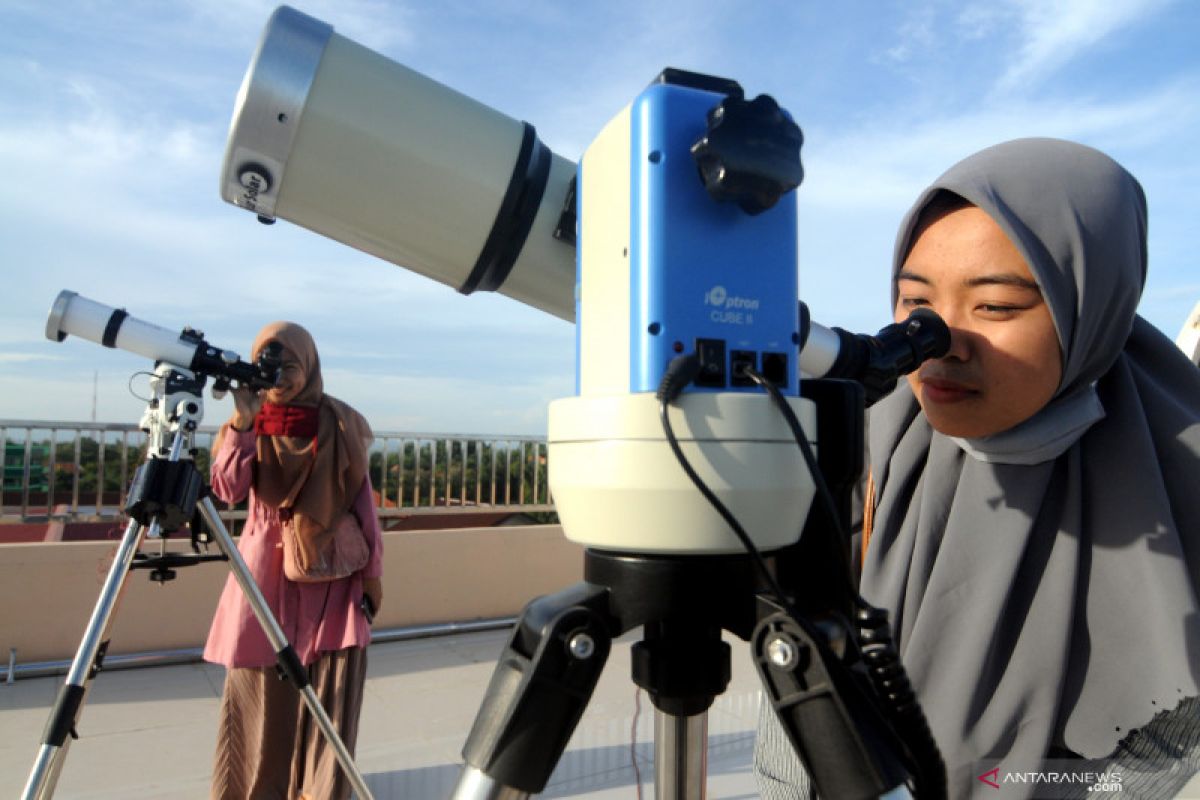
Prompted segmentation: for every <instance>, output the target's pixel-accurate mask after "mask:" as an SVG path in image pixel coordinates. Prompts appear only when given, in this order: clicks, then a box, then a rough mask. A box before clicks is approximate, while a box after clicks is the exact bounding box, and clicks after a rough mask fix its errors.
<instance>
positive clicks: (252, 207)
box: [221, 6, 575, 320]
mask: <svg viewBox="0 0 1200 800" xmlns="http://www.w3.org/2000/svg"><path fill="white" fill-rule="evenodd" d="M574 175H575V165H574V163H572V162H570V161H567V160H566V159H564V158H562V157H560V156H558V155H555V154H554V153H552V152H551V151H550V150H549V148H547V147H546V146H545V145H543V144H542V143H541V142H540V141H538V139H537V136H536V135H535V133H534V129H533V126H531V125H529V124H527V123H523V122H520V121H518V120H515V119H512V118H510V117H507V116H505V115H504V114H501V113H500V112H498V111H495V110H494V109H491V108H489V107H487V106H485V105H483V104H482V103H479V102H477V101H475V100H472V99H471V98H469V97H466V96H464V95H462V94H460V93H458V92H456V91H454V90H453V89H450V88H448V87H446V86H443V85H441V84H439V83H437V82H436V81H433V80H431V79H429V78H427V77H425V76H423V75H420V74H419V73H417V72H414V71H413V70H410V69H408V68H407V67H404V66H402V65H400V64H397V63H396V62H394V61H391V60H389V59H387V58H384V57H383V56H381V55H379V54H378V53H374V52H372V51H371V50H368V49H367V48H365V47H362V46H361V45H358V44H356V43H355V42H352V41H350V40H349V39H346V38H345V37H343V36H340V35H338V34H337V33H335V32H334V31H333V28H332V27H330V26H329V25H327V24H326V23H324V22H321V21H319V20H316V19H313V18H312V17H309V16H307V15H305V14H302V13H300V12H299V11H296V10H295V9H292V8H289V7H287V6H281V7H279V8H278V9H277V10H276V11H275V12H274V14H273V15H272V16H271V18H270V21H269V22H268V23H267V26H266V29H265V30H264V32H263V35H262V39H261V41H260V42H259V45H258V49H257V51H256V52H255V54H254V57H253V59H252V60H251V63H250V66H249V68H248V70H247V72H246V76H245V78H244V79H243V82H242V86H241V89H240V90H239V92H238V97H237V104H236V107H235V110H234V115H233V122H232V125H231V127H230V133H229V140H228V143H227V147H226V151H225V161H224V166H223V169H222V175H221V196H222V197H223V198H224V199H225V200H227V201H228V202H230V203H233V204H235V205H238V206H240V207H242V208H245V209H247V210H249V211H252V212H254V213H256V214H257V215H258V216H259V218H260V219H261V220H263V221H272V220H274V219H275V218H276V217H280V218H282V219H286V220H288V221H290V222H294V223H296V224H297V225H301V226H303V227H305V228H308V229H310V230H313V231H315V232H317V233H319V234H321V235H323V236H327V237H329V238H331V239H335V240H337V241H340V242H343V243H344V244H348V245H350V246H351V247H353V248H356V249H358V250H362V251H364V252H367V253H371V254H372V255H375V256H378V257H379V258H382V259H384V260H386V261H390V262H392V263H394V264H397V265H399V266H402V267H404V268H406V269H410V270H412V271H414V272H417V273H420V274H422V275H425V276H427V277H429V278H432V279H434V280H436V281H438V282H440V283H444V284H446V285H448V286H451V287H453V288H454V289H457V290H459V291H461V292H463V293H464V294H469V293H471V292H472V291H475V290H480V289H482V290H493V291H499V292H500V293H501V294H505V295H507V296H509V297H512V298H514V299H516V300H518V301H520V302H522V303H525V304H527V305H531V306H533V307H535V308H538V309H541V310H542V311H546V312H547V313H550V314H553V315H554V316H557V317H560V318H562V319H566V320H571V319H573V318H574V314H575V297H574V288H575V252H574V248H573V247H572V246H571V243H572V242H573V239H574V233H575V231H574V217H573V214H571V215H569V217H568V218H567V219H566V222H567V225H568V226H569V230H567V231H566V233H565V237H566V240H565V241H564V240H561V239H559V238H555V230H556V229H557V228H559V226H560V223H561V222H562V221H563V220H564V217H563V208H564V204H565V203H567V198H568V192H569V188H570V184H571V180H572V178H573V177H574ZM572 208H573V207H572ZM560 235H563V234H560Z"/></svg>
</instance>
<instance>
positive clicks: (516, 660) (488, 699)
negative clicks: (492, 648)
mask: <svg viewBox="0 0 1200 800" xmlns="http://www.w3.org/2000/svg"><path fill="white" fill-rule="evenodd" d="M607 596H608V590H607V589H605V588H603V587H599V586H593V585H592V584H588V583H578V584H576V585H574V586H572V587H570V588H568V589H565V590H563V591H561V592H558V593H557V594H553V595H549V596H546V597H541V598H538V599H537V600H534V601H533V602H531V603H530V604H529V605H527V606H526V607H525V610H524V611H523V612H522V613H521V618H520V620H519V621H518V622H517V625H516V627H515V628H514V629H513V633H512V636H511V637H510V639H509V641H508V644H507V646H506V647H505V649H504V652H503V653H502V654H501V656H500V661H499V663H498V664H497V665H496V671H495V672H494V673H492V680H491V683H490V684H489V685H488V688H487V694H486V695H485V696H484V699H483V704H482V705H481V706H480V709H479V713H478V715H477V716H476V717H475V724H474V725H473V726H472V727H471V733H470V735H469V736H468V737H467V743H466V746H465V747H464V748H463V757H464V758H465V759H466V762H467V765H466V767H465V768H464V770H463V773H462V775H461V777H460V778H459V781H458V785H457V786H456V787H455V789H454V793H453V795H452V797H453V798H455V800H500V798H503V799H504V800H516V799H517V798H521V797H527V796H529V795H530V794H536V793H538V792H540V791H542V789H544V788H545V786H546V782H547V781H548V780H549V779H550V774H551V773H552V772H553V771H554V766H555V764H557V763H558V759H559V758H560V757H561V756H562V752H563V750H564V749H566V746H567V742H568V740H570V738H571V734H572V733H573V732H574V730H575V726H576V725H578V724H579V718H580V717H581V716H582V715H583V712H584V709H586V708H587V704H588V701H589V700H591V697H592V692H593V691H594V690H595V688H596V681H597V680H598V679H599V677H600V673H601V672H602V671H603V669H604V663H605V661H606V660H607V659H608V653H609V650H610V648H611V645H612V635H611V633H610V632H609V629H610V625H609V619H608V616H607V610H606V609H607Z"/></svg>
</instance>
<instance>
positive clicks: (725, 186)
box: [692, 94, 804, 214]
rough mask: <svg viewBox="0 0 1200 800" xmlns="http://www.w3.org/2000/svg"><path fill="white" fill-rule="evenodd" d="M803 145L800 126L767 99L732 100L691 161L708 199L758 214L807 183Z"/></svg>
mask: <svg viewBox="0 0 1200 800" xmlns="http://www.w3.org/2000/svg"><path fill="white" fill-rule="evenodd" d="M803 142H804V135H803V134H802V133H801V132H800V126H798V125H797V124H796V123H795V122H793V121H792V120H791V118H790V117H789V116H788V115H787V112H785V111H784V110H783V109H781V108H780V107H779V104H778V103H776V102H775V100H774V99H772V98H771V97H770V96H769V95H765V94H760V95H759V96H758V97H756V98H754V99H753V100H746V99H744V98H742V97H738V96H733V95H731V96H728V97H726V98H725V99H724V100H722V101H721V102H720V103H718V104H717V105H716V106H715V107H714V108H713V109H712V110H711V111H709V112H708V131H707V133H705V135H704V136H702V137H701V138H700V139H699V141H697V142H696V143H695V144H693V145H692V157H693V158H694V159H695V160H696V166H697V167H699V169H700V178H701V180H702V181H703V182H704V186H705V188H706V189H708V194H709V196H711V197H712V198H713V199H714V200H717V201H720V202H724V201H727V200H731V201H733V202H735V203H737V204H738V205H739V206H740V207H741V209H742V210H743V211H745V212H746V213H747V214H759V213H761V212H763V211H766V210H767V209H768V208H771V207H772V206H774V205H775V203H776V202H778V200H779V198H780V197H782V196H783V195H785V194H787V193H788V192H790V191H791V190H793V189H795V188H796V187H797V186H799V185H800V181H801V180H803V179H804V167H803V166H802V165H801V164H800V145H801V144H803Z"/></svg>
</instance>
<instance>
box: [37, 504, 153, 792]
mask: <svg viewBox="0 0 1200 800" xmlns="http://www.w3.org/2000/svg"><path fill="white" fill-rule="evenodd" d="M156 525H157V522H156V523H153V524H152V526H151V528H152V529H153V527H154V526H156ZM145 531H146V529H145V528H143V527H142V526H141V525H140V524H139V523H138V522H137V521H136V520H130V521H129V524H128V525H126V526H125V534H124V536H122V537H121V543H120V545H119V546H118V547H117V555H116V558H114V559H113V563H112V566H111V567H110V568H109V570H108V577H106V578H105V579H104V586H103V588H102V589H101V590H100V597H99V599H98V600H97V601H96V607H95V608H94V609H93V610H92V617H91V619H90V620H89V621H88V624H87V628H86V629H85V630H84V633H83V639H82V640H81V641H80V643H79V649H78V651H76V653H75V659H74V660H73V661H72V662H71V669H70V671H69V672H68V673H67V680H66V683H64V684H63V687H62V689H60V690H59V694H58V699H57V700H56V701H55V703H54V709H53V711H51V713H50V719H49V720H48V721H47V722H46V730H45V732H44V733H43V735H42V746H41V748H39V750H38V754H37V758H36V759H35V760H34V763H33V769H32V770H30V773H29V779H28V781H27V782H26V784H25V791H24V792H23V793H22V795H21V797H22V798H24V800H44V798H49V797H51V796H53V794H54V787H55V786H56V785H57V784H58V776H59V772H60V771H61V770H62V765H63V761H64V760H65V759H66V754H67V747H68V746H69V745H70V743H71V738H72V737H74V736H75V723H76V720H77V719H78V716H79V711H80V709H81V708H83V701H84V698H85V696H86V695H87V690H88V684H90V683H91V681H92V678H94V677H95V676H96V673H97V672H98V671H99V669H100V664H101V662H102V661H103V660H104V651H105V650H106V649H107V648H108V632H109V628H110V627H111V625H112V619H113V614H114V612H115V611H116V608H117V604H118V603H119V602H120V599H121V590H122V588H123V587H124V584H125V578H126V577H127V576H128V575H129V568H130V565H131V564H132V563H133V557H134V555H136V554H137V551H138V548H139V547H140V546H141V543H142V537H143V534H144V533H145ZM152 532H153V531H152Z"/></svg>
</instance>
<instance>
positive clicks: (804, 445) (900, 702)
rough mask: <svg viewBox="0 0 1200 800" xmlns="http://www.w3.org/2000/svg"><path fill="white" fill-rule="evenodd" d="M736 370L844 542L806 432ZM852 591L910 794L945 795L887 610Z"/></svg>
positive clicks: (937, 756) (940, 764) (866, 655)
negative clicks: (792, 448) (759, 396)
mask: <svg viewBox="0 0 1200 800" xmlns="http://www.w3.org/2000/svg"><path fill="white" fill-rule="evenodd" d="M742 374H744V375H745V376H746V377H748V378H750V379H751V380H753V381H754V382H755V383H757V384H758V385H759V386H761V387H763V389H765V390H766V391H767V394H769V395H770V396H771V399H772V400H773V401H774V402H775V404H776V405H777V406H778V407H779V410H780V411H781V412H782V413H783V417H784V419H785V420H787V424H788V427H789V428H790V429H791V431H792V436H793V437H795V439H796V444H798V445H799V446H800V451H801V452H802V453H803V454H804V461H805V463H806V464H807V465H808V470H809V472H810V473H812V476H813V483H814V484H815V486H816V488H817V493H818V494H819V495H820V496H821V501H822V502H823V503H825V505H826V507H827V509H828V511H829V518H830V519H831V520H832V521H833V525H834V533H835V534H836V535H838V536H839V537H841V541H845V540H846V538H847V536H846V531H845V530H844V529H843V528H842V526H841V517H840V515H839V514H838V512H837V503H836V501H835V500H834V499H833V493H832V492H831V491H830V490H829V485H828V484H826V483H825V477H824V475H823V474H822V473H821V470H820V468H819V467H818V465H817V459H816V456H815V455H814V454H813V451H812V447H811V446H810V445H809V443H808V437H807V436H805V435H804V431H803V429H802V428H801V427H800V421H799V420H798V419H797V418H796V414H795V412H794V411H793V410H792V407H791V405H789V404H788V402H787V400H786V399H785V398H784V396H783V394H782V393H781V392H780V391H779V389H778V387H776V386H775V384H773V383H771V382H770V381H769V380H767V379H766V378H765V377H764V376H763V375H762V374H761V373H759V372H758V371H757V370H755V369H754V368H753V367H751V366H748V365H747V366H745V367H744V368H743V369H742ZM841 541H839V542H838V546H841ZM854 595H855V599H854V602H855V605H856V606H857V608H856V612H857V614H856V620H855V623H856V625H855V628H856V629H857V631H858V639H859V651H860V652H861V654H862V657H863V661H864V663H865V664H866V666H867V675H868V676H869V677H870V679H871V684H872V686H874V688H875V693H876V695H878V697H879V699H880V701H881V705H882V706H883V709H884V713H885V714H886V715H887V716H888V718H889V719H890V720H891V723H892V725H893V726H895V727H896V728H897V733H899V734H900V735H901V736H902V738H903V741H904V743H905V747H907V748H908V749H909V752H910V754H911V756H912V759H913V767H914V768H915V770H916V774H915V775H914V776H913V779H914V782H915V783H916V788H917V789H918V790H919V791H917V792H916V794H917V796H918V797H920V798H922V800H926V798H930V799H931V800H940V798H944V797H946V767H945V762H944V761H943V760H942V754H941V751H940V750H938V746H937V741H936V740H935V739H934V738H933V731H932V730H930V728H929V721H928V720H927V719H926V717H925V712H924V711H923V710H922V709H921V705H920V703H919V702H918V700H917V695H916V692H915V691H914V690H913V688H912V684H911V682H910V681H909V678H908V673H907V672H906V671H905V669H904V664H903V663H902V662H901V661H900V655H899V653H898V652H897V651H896V647H895V643H894V642H893V641H892V636H891V630H890V626H889V624H888V615H887V611H886V610H884V609H880V608H875V607H874V606H871V605H870V604H869V603H867V602H866V601H865V600H863V598H862V597H861V596H859V595H858V593H857V592H854Z"/></svg>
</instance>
